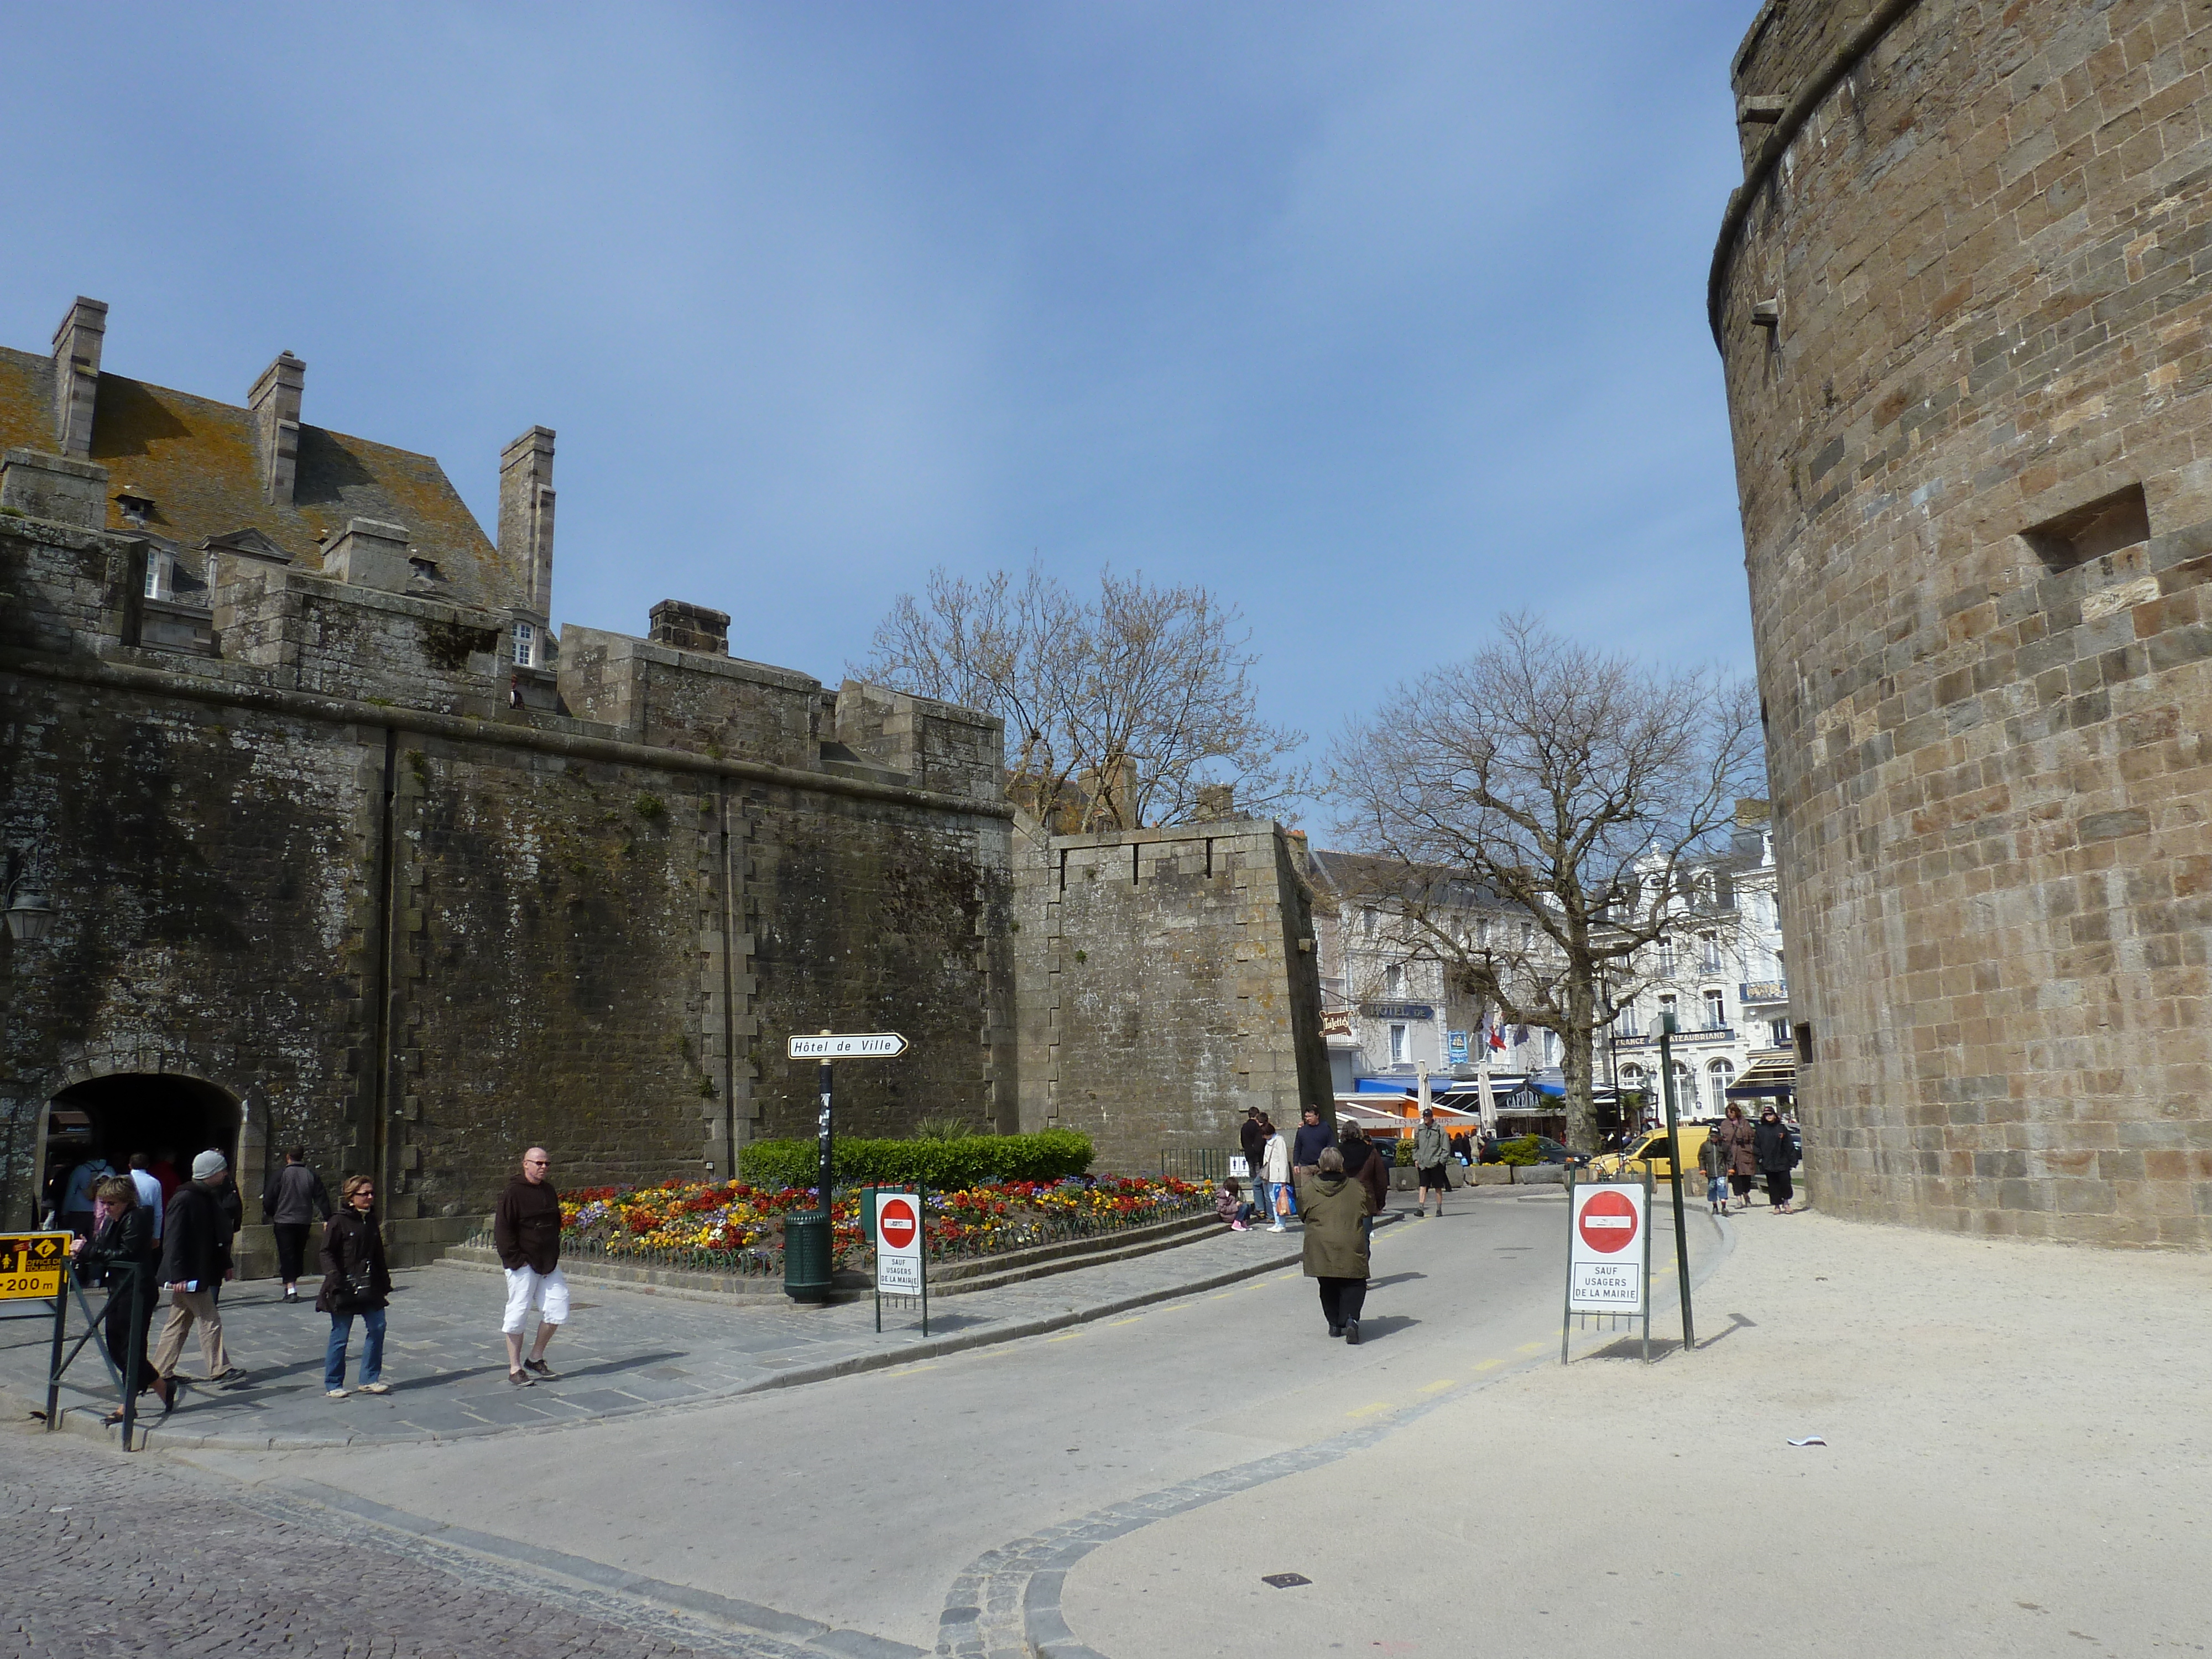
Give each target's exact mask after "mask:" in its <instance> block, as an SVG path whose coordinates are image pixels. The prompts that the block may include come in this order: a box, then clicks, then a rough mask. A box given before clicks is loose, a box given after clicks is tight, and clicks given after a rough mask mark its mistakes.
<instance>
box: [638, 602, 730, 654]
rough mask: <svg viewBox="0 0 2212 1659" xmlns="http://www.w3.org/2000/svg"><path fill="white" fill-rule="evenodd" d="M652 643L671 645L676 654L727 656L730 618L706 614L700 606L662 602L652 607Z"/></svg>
mask: <svg viewBox="0 0 2212 1659" xmlns="http://www.w3.org/2000/svg"><path fill="white" fill-rule="evenodd" d="M652 639H653V643H654V644H655V645H672V646H674V647H676V648H677V649H678V651H706V652H710V653H713V654H714V655H715V656H717V657H726V656H728V655H729V654H730V615H729V612H728V611H709V610H708V609H707V607H706V606H705V605H686V604H684V602H683V601H682V600H681V599H663V600H662V601H661V602H660V603H659V605H655V606H653V634H652Z"/></svg>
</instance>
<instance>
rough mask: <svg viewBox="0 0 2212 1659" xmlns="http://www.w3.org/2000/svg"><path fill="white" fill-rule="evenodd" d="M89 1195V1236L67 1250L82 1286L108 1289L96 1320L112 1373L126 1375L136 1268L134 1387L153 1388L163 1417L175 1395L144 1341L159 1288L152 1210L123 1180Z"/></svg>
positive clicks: (117, 1418)
mask: <svg viewBox="0 0 2212 1659" xmlns="http://www.w3.org/2000/svg"><path fill="white" fill-rule="evenodd" d="M94 1198H95V1199H96V1200H97V1202H96V1204H95V1206H94V1212H93V1233H92V1237H90V1238H88V1239H83V1238H81V1239H79V1240H77V1241H76V1243H75V1244H74V1245H73V1246H72V1247H71V1248H72V1249H73V1250H74V1251H75V1253H76V1271H77V1273H78V1275H79V1277H80V1279H82V1281H83V1282H85V1283H88V1284H105V1285H106V1286H107V1287H108V1297H107V1307H106V1311H105V1312H104V1313H103V1314H102V1315H101V1316H100V1335H101V1339H102V1340H104V1341H105V1342H106V1344H107V1352H108V1357H109V1358H112V1359H113V1360H114V1361H115V1369H116V1370H118V1372H125V1374H126V1375H127V1370H126V1368H127V1367H128V1366H129V1365H130V1364H131V1269H132V1268H134V1267H135V1268H137V1271H138V1276H139V1289H138V1294H137V1303H138V1377H137V1383H136V1385H135V1386H136V1388H137V1391H138V1392H139V1393H142V1394H143V1393H144V1392H145V1391H146V1390H147V1389H153V1391H154V1395H155V1398H156V1399H158V1400H159V1401H161V1410H162V1413H163V1414H165V1415H166V1414H167V1413H168V1411H169V1409H170V1408H171V1407H173V1405H175V1403H176V1395H175V1393H174V1391H173V1387H172V1385H171V1383H170V1382H169V1380H168V1379H167V1377H165V1376H162V1375H161V1373H160V1372H159V1371H157V1370H155V1369H154V1361H153V1358H152V1355H153V1346H154V1345H153V1344H152V1343H151V1342H150V1341H149V1340H147V1333H148V1331H149V1328H150V1327H151V1326H152V1325H153V1323H154V1310H155V1306H156V1305H157V1304H159V1303H160V1302H161V1288H160V1286H158V1285H155V1283H154V1212H153V1211H151V1210H149V1209H148V1208H147V1207H146V1206H144V1205H143V1204H141V1203H140V1202H139V1201H138V1188H137V1186H136V1185H134V1184H133V1183H132V1182H131V1177H130V1176H109V1177H108V1178H107V1179H106V1180H105V1181H103V1182H100V1185H99V1186H98V1187H96V1188H94ZM106 1420H107V1421H108V1422H110V1423H120V1422H121V1421H122V1420H123V1407H120V1406H118V1407H116V1408H115V1409H114V1410H113V1411H112V1412H110V1413H108V1414H107V1419H106Z"/></svg>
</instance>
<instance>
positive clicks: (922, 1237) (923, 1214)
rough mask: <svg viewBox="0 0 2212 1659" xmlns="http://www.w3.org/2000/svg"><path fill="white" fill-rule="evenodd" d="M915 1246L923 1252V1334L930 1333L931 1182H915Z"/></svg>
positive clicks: (921, 1265) (925, 1336)
mask: <svg viewBox="0 0 2212 1659" xmlns="http://www.w3.org/2000/svg"><path fill="white" fill-rule="evenodd" d="M914 1216H915V1220H914V1231H915V1249H917V1250H919V1251H920V1252H921V1262H920V1263H919V1266H920V1267H921V1334H922V1336H923V1337H924V1338H925V1339H927V1337H928V1335H929V1183H928V1182H926V1181H917V1182H915V1183H914Z"/></svg>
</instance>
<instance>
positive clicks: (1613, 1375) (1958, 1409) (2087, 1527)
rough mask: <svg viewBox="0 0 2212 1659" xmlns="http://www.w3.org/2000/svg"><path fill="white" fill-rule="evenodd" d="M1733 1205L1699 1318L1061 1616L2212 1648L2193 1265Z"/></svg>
mask: <svg viewBox="0 0 2212 1659" xmlns="http://www.w3.org/2000/svg"><path fill="white" fill-rule="evenodd" d="M1731 1225H1733V1226H1734V1227H1735V1231H1736V1243H1735V1250H1734V1252H1733V1254H1732V1255H1730V1257H1729V1260H1728V1261H1726V1262H1724V1263H1723V1265H1722V1267H1720V1269H1719V1271H1718V1272H1717V1274H1716V1275H1715V1277H1714V1278H1713V1279H1712V1280H1711V1282H1710V1283H1709V1284H1708V1285H1706V1287H1705V1290H1704V1291H1703V1292H1702V1293H1701V1294H1700V1296H1699V1303H1698V1317H1699V1329H1700V1334H1701V1336H1702V1337H1703V1338H1704V1339H1705V1341H1706V1343H1707V1344H1709V1346H1702V1347H1701V1348H1700V1350H1699V1352H1695V1353H1691V1354H1683V1353H1680V1352H1668V1354H1667V1356H1666V1357H1665V1358H1663V1359H1662V1360H1660V1361H1659V1362H1657V1363H1655V1364H1651V1365H1649V1366H1646V1365H1644V1364H1641V1363H1639V1362H1638V1361H1637V1360H1635V1359H1634V1358H1629V1357H1626V1356H1627V1355H1632V1353H1633V1352H1634V1350H1633V1348H1632V1346H1630V1345H1627V1344H1620V1345H1616V1346H1614V1347H1612V1348H1608V1349H1605V1350H1601V1351H1600V1352H1599V1353H1598V1354H1596V1355H1595V1356H1593V1357H1587V1358H1579V1357H1578V1358H1577V1359H1576V1361H1575V1363H1574V1364H1572V1365H1571V1366H1569V1367H1567V1368H1566V1369H1565V1370H1562V1369H1561V1368H1559V1366H1557V1365H1551V1366H1548V1367H1546V1368H1543V1369H1539V1370H1528V1371H1522V1372H1520V1373H1517V1374H1515V1375H1510V1376H1505V1377H1504V1378H1503V1379H1501V1380H1500V1381H1498V1383H1494V1384H1492V1386H1490V1387H1487V1388H1481V1389H1466V1390H1460V1391H1454V1392H1452V1393H1450V1394H1449V1395H1447V1396H1446V1398H1445V1400H1444V1403H1443V1405H1441V1406H1439V1407H1436V1408H1435V1409H1433V1410H1431V1411H1430V1412H1428V1413H1425V1415H1422V1416H1420V1417H1419V1419H1416V1420H1413V1421H1410V1422H1408V1423H1407V1426H1406V1427H1405V1428H1404V1429H1403V1430H1402V1431H1400V1432H1398V1433H1396V1434H1395V1435H1393V1436H1391V1437H1389V1438H1388V1439H1387V1440H1385V1441H1384V1442H1383V1443H1381V1444H1380V1445H1378V1446H1376V1447H1374V1448H1372V1449H1369V1450H1366V1451H1364V1452H1361V1453H1359V1454H1358V1455H1357V1456H1356V1457H1355V1458H1352V1459H1348V1460H1346V1461H1344V1462H1338V1463H1335V1464H1332V1465H1329V1466H1328V1467H1325V1468H1318V1469H1316V1470H1313V1471H1311V1472H1310V1473H1307V1474H1299V1475H1296V1476H1293V1477H1291V1478H1290V1479H1288V1480H1283V1481H1280V1482H1277V1483H1274V1484H1273V1485H1270V1486H1267V1487H1265V1488H1263V1489H1260V1490H1256V1491H1254V1492H1247V1493H1244V1494H1243V1495H1241V1496H1238V1497H1235V1498H1228V1499H1225V1500H1223V1501H1221V1502H1218V1503H1216V1504H1209V1505H1207V1506H1206V1507H1204V1508H1202V1509H1199V1510H1193V1511H1190V1512H1188V1513H1187V1514H1184V1515H1182V1516H1176V1517H1175V1518H1173V1519H1170V1520H1164V1521H1162V1522H1158V1523H1156V1524H1153V1525H1151V1526H1147V1527H1146V1528H1142V1529H1140V1530H1139V1531H1136V1532H1133V1533H1131V1534H1128V1535H1127V1536H1126V1537H1124V1538H1121V1539H1119V1540H1117V1541H1114V1542H1111V1543H1109V1544H1106V1545H1104V1546H1103V1547H1100V1548H1098V1549H1097V1550H1096V1551H1095V1552H1093V1553H1091V1555H1089V1556H1087V1557H1086V1558H1085V1559H1083V1560H1082V1561H1081V1562H1079V1564H1077V1565H1075V1567H1074V1568H1073V1570H1072V1571H1070V1572H1069V1573H1068V1575H1067V1578H1066V1586H1065V1589H1064V1592H1063V1595H1062V1603H1061V1605H1062V1608H1063V1611H1064V1613H1065V1616H1066V1622H1067V1624H1068V1626H1070V1627H1071V1628H1072V1630H1073V1632H1074V1634H1075V1636H1076V1637H1077V1638H1079V1639H1080V1640H1081V1641H1083V1642H1085V1643H1086V1644H1089V1645H1091V1647H1093V1648H1095V1649H1096V1650H1098V1651H1099V1652H1101V1653H1105V1654H1110V1655H1137V1654H1173V1655H1199V1654H1225V1655H1240V1656H1242V1655H1253V1654H1266V1655H1267V1656H1269V1659H1295V1656H1298V1655H1304V1654H1336V1653H1343V1654H1353V1653H1361V1652H1365V1653H1389V1654H1437V1655H1442V1654H1454V1655H1463V1654H1493V1653H1494V1654H1501V1655H1504V1654H1511V1655H1551V1654H1559V1655H1576V1656H1579V1655H1585V1654H1588V1655H1599V1654H1606V1655H1613V1654H1620V1653H1626V1652H1639V1653H1643V1654H1661V1655H1668V1654H1677V1653H1680V1654H1708V1653H1713V1652H1723V1651H1729V1650H1745V1651H1750V1652H1753V1653H1758V1654H1760V1655H1763V1656H1771V1655H1778V1654H1780V1655H1794V1654H1823V1655H1840V1654H1853V1655H1857V1654H1869V1653H1876V1652H1888V1653H1895V1654H1901V1655H1922V1654H1930V1655H1932V1654H1942V1655H1945V1656H1947V1659H1948V1656H1961V1655H1979V1654H1990V1655H1998V1654H2002V1655H2033V1654H2071V1655H2077V1656H2078V1655H2083V1654H2094V1653H2100V1652H2101V1653H2107V1654H2113V1653H2125V1654H2152V1653H2203V1652H2205V1651H2207V1650H2212V1595H2208V1588H2207V1587H2208V1570H2212V1478H2208V1477H2212V1467H2208V1466H2209V1465H2212V1259H2208V1258H2206V1257H2203V1256H2187V1257H2175V1256H2159V1255H2136V1254H2128V1255H2118V1254H2103V1253H2097V1252H2092V1251H2088V1250H2082V1249H2067V1248H2064V1247H2060V1246H2052V1245H2039V1244H2025V1243H2015V1242H2011V1241H1984V1240H1978V1239H1966V1238H1955V1237H1941V1236H1932V1235H1929V1234H1925V1233H1918V1232H1913V1231H1906V1230H1904V1229H1899V1228H1888V1227H1873V1226H1865V1225H1853V1224H1850V1223H1845V1222H1840V1221H1837V1220H1833V1219H1831V1218H1826V1217H1822V1216H1820V1215H1817V1214H1802V1215H1793V1216H1775V1215H1771V1214H1769V1213H1767V1212H1765V1211H1764V1210H1754V1211H1753V1212H1750V1213H1749V1214H1747V1215H1745V1216H1743V1217H1741V1218H1737V1219H1736V1220H1735V1221H1734V1222H1733V1223H1732V1224H1731ZM1616 1356H1620V1357H1616ZM1437 1381H1439V1382H1441V1381H1442V1379H1438V1380H1437ZM1429 1386H1430V1388H1431V1389H1435V1388H1436V1386H1437V1383H1431V1384H1430V1385H1429ZM1396 1403H1397V1405H1398V1407H1399V1408H1401V1409H1406V1410H1411V1409H1412V1408H1413V1407H1415V1406H1416V1405H1417V1404H1419V1399H1418V1396H1416V1395H1413V1394H1412V1393H1411V1392H1410V1391H1409V1393H1408V1395H1407V1398H1406V1399H1405V1400H1404V1401H1399V1402H1396ZM1810 1434H1818V1435H1821V1436H1823V1437H1825V1438H1826V1441H1827V1444H1826V1446H1825V1447H1818V1446H1814V1447H1804V1448H1797V1447H1792V1446H1790V1444H1788V1441H1789V1440H1790V1438H1791V1437H1802V1436H1805V1435H1810ZM1282 1572H1296V1573H1302V1574H1304V1575H1305V1576H1306V1577H1308V1578H1310V1579H1311V1580H1312V1581H1313V1582H1312V1583H1310V1584H1308V1585H1305V1586H1302V1587H1297V1588H1293V1589H1273V1588H1271V1587H1269V1586H1267V1585H1266V1584H1264V1583H1261V1577H1262V1575H1265V1574H1270V1573H1282Z"/></svg>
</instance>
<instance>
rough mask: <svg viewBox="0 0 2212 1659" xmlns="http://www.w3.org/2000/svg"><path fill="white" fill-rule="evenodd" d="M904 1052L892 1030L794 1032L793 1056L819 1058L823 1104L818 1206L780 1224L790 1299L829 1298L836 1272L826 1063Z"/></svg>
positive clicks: (818, 1131) (817, 1136)
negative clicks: (808, 1213)
mask: <svg viewBox="0 0 2212 1659" xmlns="http://www.w3.org/2000/svg"><path fill="white" fill-rule="evenodd" d="M905 1052H906V1039H905V1038H904V1037H902V1036H900V1035H899V1034H898V1033H897V1032H896V1031H869V1032H854V1033H846V1034H842V1035H841V1034H839V1033H837V1032H835V1031H824V1032H823V1033H821V1035H819V1036H794V1037H793V1038H791V1039H790V1048H789V1053H790V1056H791V1058H792V1059H793V1060H819V1061H820V1062H821V1066H820V1068H819V1081H818V1087H819V1090H820V1093H821V1098H822V1107H821V1110H820V1112H819V1114H818V1115H817V1117H816V1119H815V1127H814V1141H815V1145H814V1151H815V1191H816V1194H817V1199H818V1201H819V1206H820V1207H819V1208H817V1209H816V1210H815V1211H814V1212H812V1213H811V1214H810V1215H803V1216H792V1217H789V1218H787V1219H786V1220H785V1222H784V1227H783V1288H784V1292H785V1294H786V1295H787V1296H789V1297H791V1298H792V1300H793V1301H794V1302H827V1301H829V1298H830V1293H831V1285H832V1283H833V1281H834V1279H835V1278H836V1254H837V1249H836V1239H837V1233H836V1200H835V1198H834V1197H833V1195H832V1194H831V1191H830V1182H831V1179H832V1176H833V1174H834V1171H835V1170H836V1160H835V1158H833V1157H832V1153H833V1152H835V1150H836V1149H835V1146H834V1145H833V1131H832V1129H831V1108H832V1101H831V1097H830V1081H829V1079H830V1062H831V1061H832V1060H895V1059H896V1058H897V1057H898V1056H899V1055H901V1054H904V1053H905Z"/></svg>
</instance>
